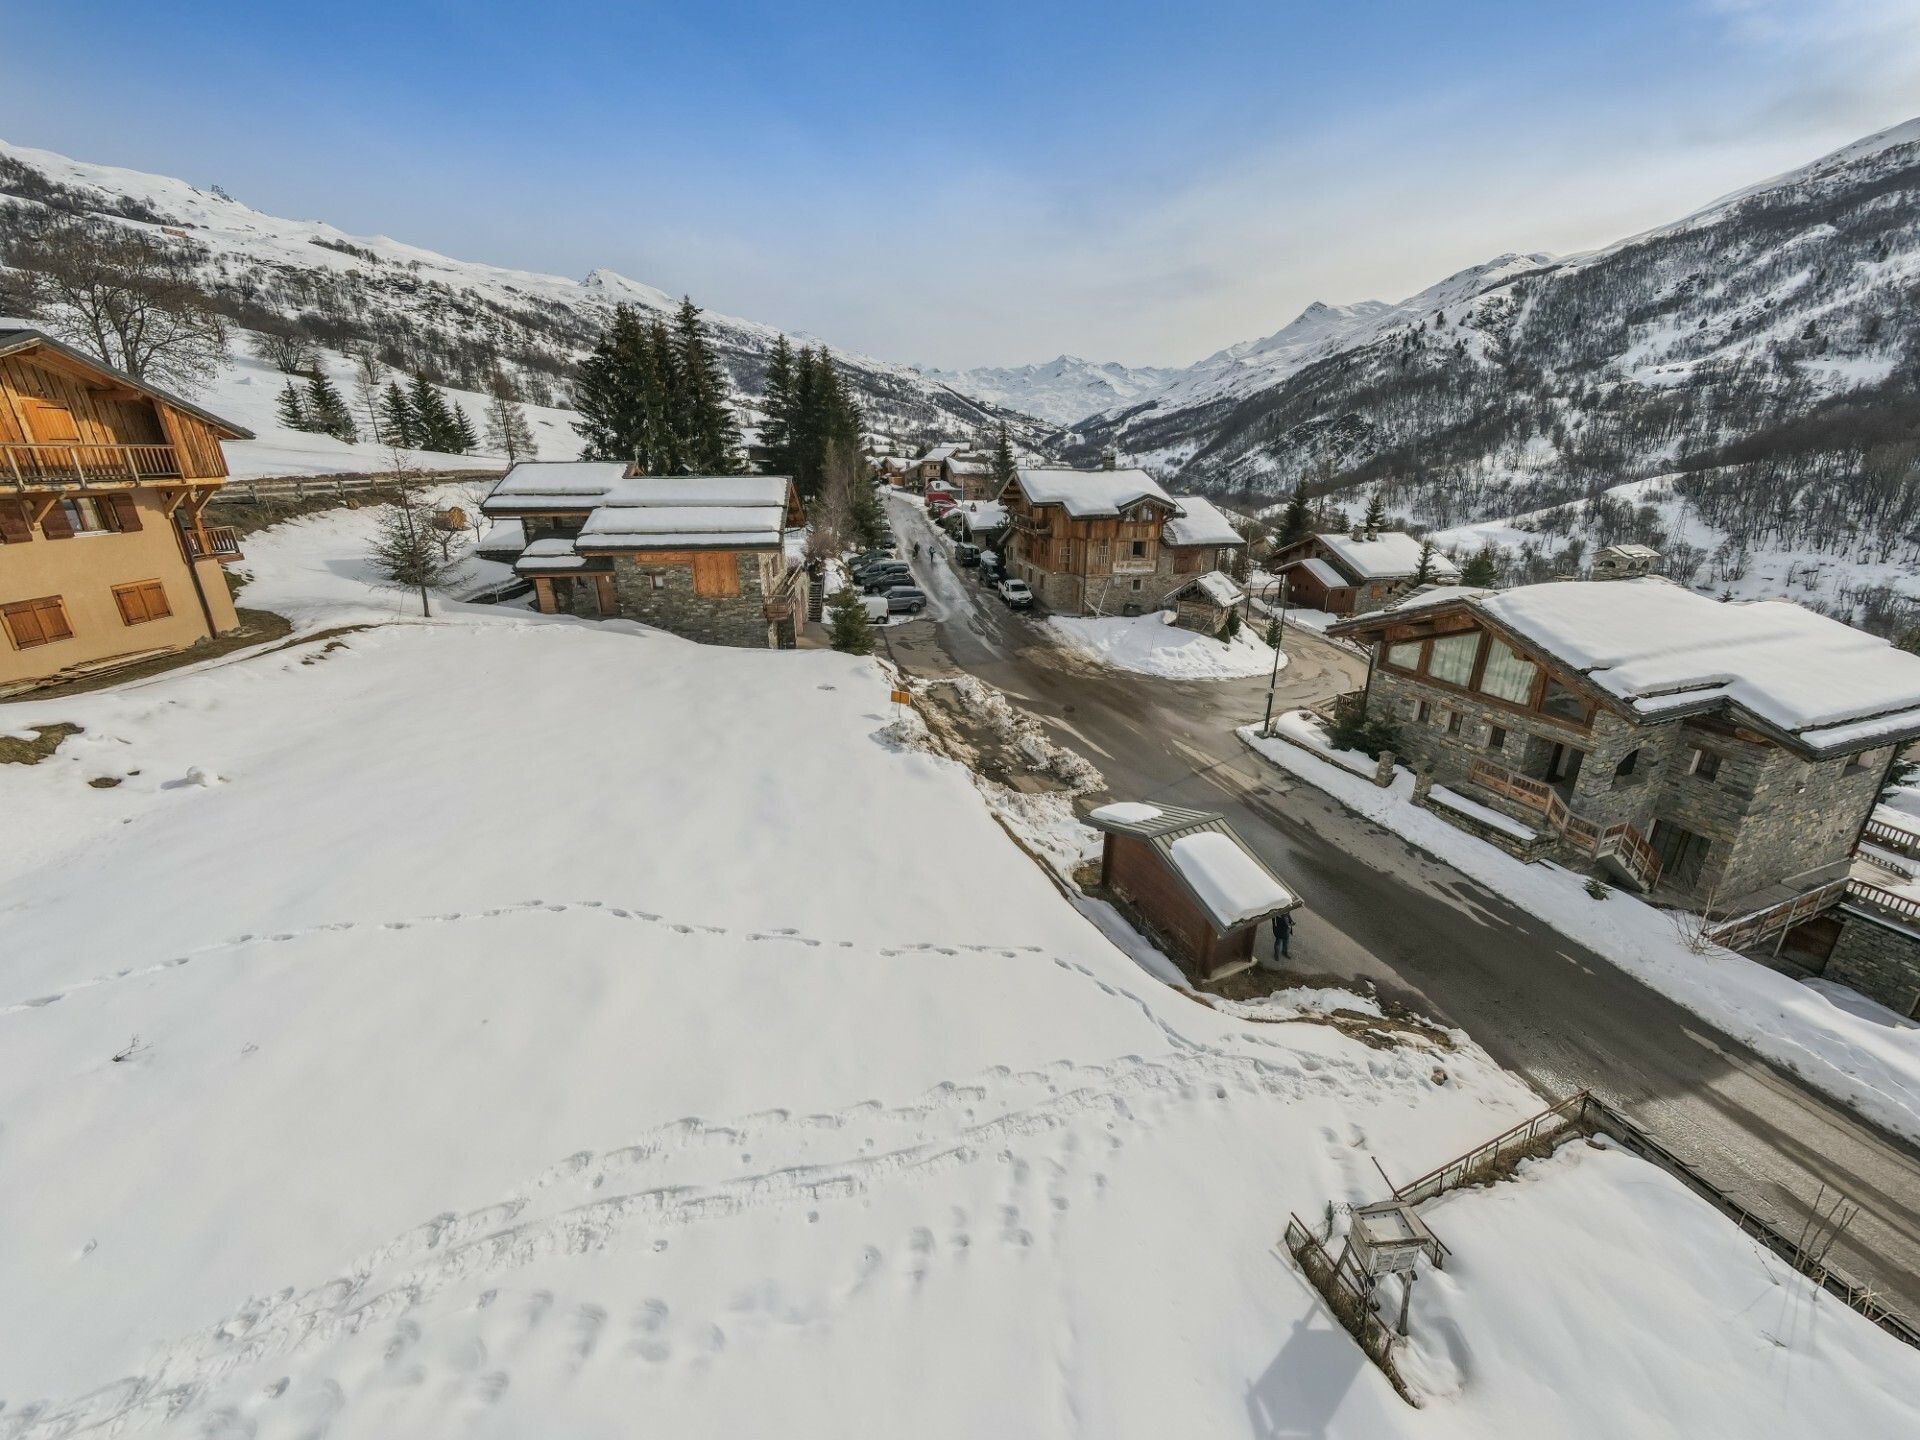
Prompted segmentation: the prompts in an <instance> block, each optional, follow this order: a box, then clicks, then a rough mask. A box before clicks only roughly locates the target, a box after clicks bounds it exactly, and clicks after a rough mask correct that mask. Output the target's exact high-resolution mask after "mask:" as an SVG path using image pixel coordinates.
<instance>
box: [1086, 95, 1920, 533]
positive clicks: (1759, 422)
mask: <svg viewBox="0 0 1920 1440" xmlns="http://www.w3.org/2000/svg"><path fill="white" fill-rule="evenodd" d="M1917 213H1920V120H1916V121H1911V122H1908V123H1907V124H1904V125H1900V126H1896V127H1894V128H1893V129H1890V130H1887V131H1884V132H1882V133H1880V134H1878V135H1874V136H1870V137H1868V138H1867V139H1864V140H1861V141H1859V142H1857V143H1855V144H1852V145H1849V146H1846V147H1845V148H1843V149H1841V150H1838V151H1836V152H1834V153H1833V154H1831V155H1828V156H1826V157H1824V158H1823V159H1820V160H1817V161H1815V162H1814V163H1812V164H1810V165H1807V166H1805V167H1803V168H1801V169H1799V170H1795V171H1792V172H1790V173H1788V174H1785V175H1782V176H1778V177H1775V178H1774V179H1771V180H1767V181H1763V182H1761V183H1759V184H1756V185H1752V186H1749V187H1746V188H1745V189H1742V190H1740V191H1738V192H1736V193H1734V194H1732V195H1729V196H1726V197H1724V198H1722V199H1721V200H1718V201H1716V202H1714V203H1713V204H1711V205H1709V206H1707V207H1705V208H1704V209H1702V210H1700V211H1697V212H1696V213H1694V214H1692V215H1689V216H1687V217H1686V218H1684V219H1682V220H1680V221H1677V222H1675V223H1673V224H1671V225H1667V226H1663V227H1660V228H1658V229H1655V230H1651V231H1648V232H1646V233H1644V234H1641V235H1636V236H1633V237H1631V238H1629V239H1626V240H1623V241H1621V242H1619V243H1618V244H1615V245H1612V246H1609V247H1607V248H1605V249H1602V250H1598V251H1595V252H1592V253H1589V254H1585V255H1579V256H1572V257H1567V258H1564V259H1555V258H1553V257H1550V256H1546V255H1503V256H1500V257H1498V258H1497V259H1495V260H1492V261H1490V262H1488V263H1487V264H1485V265H1481V266H1476V267H1474V268H1472V269H1469V270H1465V271H1462V272H1460V273H1459V274H1457V275H1454V276H1450V277H1449V278H1448V279H1446V280H1443V281H1441V282H1440V283H1439V284H1438V285H1435V286H1433V287H1431V288H1430V289H1427V290H1424V291H1421V292H1420V293H1419V294H1417V295H1414V296H1412V297H1410V298H1409V299H1407V300H1404V301H1401V302H1400V303H1398V304H1394V305H1385V304H1381V303H1380V302H1377V301H1370V302H1365V303H1363V304H1359V305H1353V306H1344V307H1332V306H1323V305H1316V306H1313V307H1310V308H1309V309H1308V310H1307V311H1306V312H1305V313H1304V314H1302V315H1301V316H1300V317H1299V318H1298V319H1297V320H1295V321H1294V322H1293V323H1292V324H1290V325H1288V326H1287V327H1285V328H1284V329H1282V330H1280V331H1277V332H1276V333H1275V334H1273V335H1271V336H1269V337H1267V338H1266V339H1264V340H1260V341H1254V342H1251V343H1249V344H1246V345H1242V346H1235V347H1232V348H1230V349H1227V350H1223V351H1221V352H1220V353H1219V354H1217V355H1214V356H1211V357H1209V358H1208V359H1206V360H1204V361H1201V362H1200V363H1199V364H1198V365H1195V366H1193V367H1191V368H1189V369H1188V370H1186V371H1184V372H1181V374H1180V375H1179V376H1178V377H1177V378H1176V379H1174V380H1172V381H1171V382H1169V383H1168V384H1167V385H1166V386H1164V387H1163V388H1162V389H1161V390H1160V391H1158V392H1157V393H1155V394H1153V395H1150V396H1148V397H1146V398H1144V399H1143V400H1140V401H1137V402H1135V403H1133V404H1130V405H1123V406H1119V407H1116V408H1114V409H1111V410H1109V411H1107V412H1106V413H1105V414H1103V415H1100V416H1096V417H1092V418H1091V419H1089V420H1087V421H1085V422H1083V423H1082V424H1081V425H1080V426H1079V427H1078V428H1079V430H1080V432H1081V433H1080V435H1079V436H1078V437H1077V440H1078V442H1079V445H1080V451H1081V453H1082V454H1085V455H1092V454H1096V453H1098V452H1099V451H1100V450H1102V449H1106V448H1115V449H1118V450H1120V451H1122V452H1124V453H1125V454H1126V455H1127V456H1128V458H1130V459H1131V460H1134V461H1135V462H1138V463H1145V464H1147V465H1149V466H1151V467H1153V468H1155V469H1157V470H1159V471H1161V472H1163V473H1164V474H1166V475H1167V476H1168V477H1169V478H1177V479H1178V480H1179V482H1180V483H1181V484H1183V485H1187V486H1195V487H1203V488H1207V489H1211V490H1213V491H1215V492H1224V493H1238V494H1247V495H1270V496H1271V495H1278V494H1281V493H1284V492H1285V491H1287V490H1288V489H1290V488H1291V487H1292V486H1293V484H1294V482H1295V481H1296V480H1297V479H1299V478H1302V477H1306V478H1308V479H1310V480H1312V481H1313V482H1314V483H1315V484H1316V485H1317V486H1319V487H1321V488H1327V489H1334V490H1339V489H1343V488H1346V487H1350V486H1357V485H1362V484H1378V485H1383V486H1385V487H1387V488H1388V489H1389V490H1390V491H1391V492H1392V498H1393V500H1394V502H1395V505H1396V509H1397V510H1399V511H1400V512H1401V513H1404V514H1407V515H1410V516H1411V517H1413V518H1415V519H1417V520H1420V521H1423V522H1426V523H1431V524H1435V525H1456V524H1460V523H1462V522H1467V521H1473V520H1478V519H1484V518H1491V517H1493V516H1498V515H1509V514H1514V513H1516V512H1518V511H1521V510H1532V509H1538V508H1540V507H1542V506H1544V505H1549V504H1552V503H1555V502H1557V501H1560V500H1565V499H1568V498H1573V497H1580V496H1584V495H1586V494H1589V493H1597V492H1598V491H1600V490H1603V489H1605V488H1607V487H1609V486H1612V485H1616V484H1619V483H1621V482H1623V481H1627V480H1632V479H1637V478H1640V477H1643V476H1650V475H1655V474H1659V473H1663V472H1666V471H1672V470H1676V469H1682V468H1692V467H1694V466H1699V465H1705V464H1708V463H1712V462H1713V461H1715V460H1716V459H1722V458H1725V455H1726V454H1727V453H1731V452H1732V451H1734V450H1739V449H1740V447H1745V449H1744V450H1742V451H1741V457H1742V458H1745V459H1749V460H1760V459H1764V458H1766V457H1767V456H1773V457H1775V458H1789V457H1792V458H1795V462H1796V463H1801V462H1804V463H1805V464H1807V465H1813V466H1816V468H1817V464H1826V463H1828V462H1827V461H1819V462H1815V461H1814V460H1813V459H1812V457H1813V456H1814V455H1815V454H1816V453H1819V454H1826V455H1828V456H1829V457H1831V456H1832V455H1833V454H1834V453H1835V452H1834V450H1833V446H1832V445H1831V444H1830V443H1828V442H1830V441H1832V440H1833V438H1834V437H1833V436H1832V435H1830V434H1824V435H1823V434H1822V433H1816V432H1821V431H1822V427H1821V426H1820V425H1819V424H1818V423H1817V422H1816V420H1815V417H1817V416H1821V415H1830V414H1832V413H1833V409H1834V407H1835V406H1841V405H1845V406H1853V407H1862V408H1864V409H1865V410H1867V411H1870V412H1871V413H1872V414H1873V415H1875V416H1878V417H1880V419H1881V420H1882V421H1888V422H1889V423H1893V422H1891V421H1890V419H1889V417H1891V416H1893V415H1896V414H1900V413H1906V412H1907V410H1908V409H1910V407H1911V406H1912V404H1913V395H1914V391H1913V374H1914V370H1913V365H1914V361H1915V359H1916V356H1920V325H1917V324H1916V321H1915V312H1914V309H1913V306H1912V302H1911V294H1912V291H1913V287H1914V285H1915V284H1916V282H1920V227H1916V225H1915V223H1914V222H1915V216H1916V214H1917ZM1783 427H1784V428H1783ZM1883 428H1884V427H1883V426H1882V425H1881V424H1879V423H1869V424H1866V425H1865V426H1864V428H1863V427H1861V426H1855V427H1854V433H1855V436H1856V438H1861V437H1865V438H1866V439H1867V440H1868V441H1875V440H1879V439H1884V438H1887V437H1886V436H1884V435H1883V434H1882V429H1883ZM1895 428H1896V429H1897V428H1898V426H1897V424H1895ZM1789 429H1791V430H1794V431H1795V433H1788V430H1789ZM1860 448H1863V447H1860V446H1856V449H1860ZM1856 459H1857V457H1856ZM1834 463H1840V462H1837V461H1836V462H1834ZM1842 468H1844V465H1842ZM1856 468H1857V467H1856Z"/></svg>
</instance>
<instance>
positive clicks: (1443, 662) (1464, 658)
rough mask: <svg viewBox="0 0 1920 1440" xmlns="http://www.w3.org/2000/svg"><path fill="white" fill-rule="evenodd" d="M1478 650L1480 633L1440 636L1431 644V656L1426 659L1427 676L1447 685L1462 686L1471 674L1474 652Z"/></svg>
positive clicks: (1475, 631)
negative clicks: (1442, 681)
mask: <svg viewBox="0 0 1920 1440" xmlns="http://www.w3.org/2000/svg"><path fill="white" fill-rule="evenodd" d="M1479 648H1480V632H1479V631H1477V630H1470V631H1468V632H1467V633H1466V634H1465V635H1442V636H1441V637H1440V638H1439V639H1438V640H1435V641H1434V642H1433V654H1432V655H1431V656H1429V657H1428V659H1427V674H1429V675H1431V676H1432V677H1433V678H1434V679H1436V680H1444V681H1446V682H1447V683H1448V684H1449V685H1464V684H1466V683H1467V680H1468V677H1470V676H1471V675H1472V674H1473V656H1474V652H1475V651H1476V650H1478V649H1479Z"/></svg>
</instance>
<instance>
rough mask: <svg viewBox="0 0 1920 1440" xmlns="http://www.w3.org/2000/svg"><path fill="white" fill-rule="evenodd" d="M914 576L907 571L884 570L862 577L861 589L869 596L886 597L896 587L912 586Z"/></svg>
mask: <svg viewBox="0 0 1920 1440" xmlns="http://www.w3.org/2000/svg"><path fill="white" fill-rule="evenodd" d="M912 583H913V576H912V575H911V574H910V573H909V572H907V571H905V570H882V571H880V572H879V573H878V574H874V575H863V576H861V577H860V588H861V590H863V591H864V592H865V593H867V594H868V595H884V594H886V593H887V591H889V590H891V589H893V588H894V587H895V586H896V585H911V584H912Z"/></svg>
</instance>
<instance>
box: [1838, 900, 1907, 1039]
mask: <svg viewBox="0 0 1920 1440" xmlns="http://www.w3.org/2000/svg"><path fill="white" fill-rule="evenodd" d="M1838 913H1839V915H1840V916H1841V920H1842V924H1841V927H1840V937H1839V939H1837V940H1836V941H1834V945H1833V953H1832V955H1830V956H1829V957H1828V959H1827V965H1826V969H1824V970H1823V971H1822V972H1821V973H1822V974H1823V975H1825V976H1826V977H1827V978H1828V979H1829V980H1838V981H1839V982H1840V983H1841V984H1843V985H1851V986H1852V987H1853V988H1854V989H1855V990H1858V991H1859V992H1860V993H1861V994H1862V995H1865V996H1866V997H1867V998H1868V999H1871V1000H1878V1001H1879V1002H1880V1003H1881V1004H1882V1005H1885V1006H1886V1007H1887V1008H1888V1009H1889V1010H1896V1011H1898V1012H1899V1013H1900V1014H1902V1015H1912V1016H1920V933H1916V932H1914V931H1912V930H1909V929H1907V928H1906V927H1905V926H1904V925H1899V924H1896V923H1894V922H1893V921H1890V920H1882V919H1880V918H1879V917H1877V916H1874V915H1870V914H1868V913H1867V912H1865V911H1864V910H1859V909H1856V908H1854V907H1853V906H1850V905H1845V906H1842V907H1841V908H1840V910H1839V912H1838Z"/></svg>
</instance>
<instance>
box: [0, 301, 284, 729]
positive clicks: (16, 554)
mask: <svg viewBox="0 0 1920 1440" xmlns="http://www.w3.org/2000/svg"><path fill="white" fill-rule="evenodd" d="M252 438H253V436H252V432H250V431H248V430H245V429H243V428H242V427H240V426H238V425H235V424H234V423H232V422H231V421H228V420H223V419H221V418H220V417H219V416H217V415H213V414H211V413H209V412H208V411H206V410H203V409H201V408H200V407H199V406H197V405H194V404H192V403H191V402H189V401H186V400H183V399H181V398H180V397H178V396H176V395H172V394H169V393H168V392H166V391H164V390H162V389H160V388H158V387H157V386H153V385H149V384H147V383H145V382H144V381H141V380H137V379H135V378H133V377H132V376H130V375H124V374H122V373H121V372H119V371H117V370H114V369H112V368H111V367H109V366H107V365H104V364H102V363H101V362H100V361H98V360H95V359H93V358H92V357H91V356H89V355H87V354H85V353H84V352H82V351H79V350H76V349H74V348H73V347H72V346H69V345H66V344H63V343H62V342H60V341H58V340H55V339H53V338H52V337H51V336H48V335H45V334H43V333H41V332H40V331H38V330H30V329H0V692H6V691H18V690H22V689H26V688H29V687H31V686H34V685H37V684H44V683H49V682H52V681H57V680H59V679H63V678H72V677H75V676H79V675H82V674H89V673H94V672H96V671H98V670H101V669H103V668H110V667H112V666H115V665H118V664H124V663H130V662H132V661H134V660H137V659H143V658H146V657H148V656H150V655H154V654H159V653H164V652H166V651H172V650H179V649H183V648H185V647H187V646H190V645H192V644H194V643H196V642H198V641H201V640H205V639H208V638H210V637H212V636H214V635H217V634H220V633H222V632H225V631H230V630H233V629H235V628H237V627H238V625H239V618H238V617H237V615H236V614H235V613H234V608H233V600H232V597H231V594H230V592H229V591H228V589H227V585H226V582H225V579H224V577H223V576H222V574H221V568H220V567H221V566H222V565H223V564H225V563H229V562H231V561H234V560H238V559H239V558H240V545H239V541H238V539H237V537H236V536H235V534H234V532H233V531H232V530H230V529H225V528H222V527H219V526H211V525H208V524H206V523H205V521H204V518H203V515H204V511H205V509H206V506H207V503H208V501H209V500H211V499H212V498H213V497H214V495H216V494H217V493H218V492H219V489H220V487H221V486H222V485H223V484H224V483H225V482H226V478H227V465H226V458H225V456H224V455H223V453H222V452H221V448H220V447H221V442H222V441H225V440H250V439H252Z"/></svg>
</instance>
